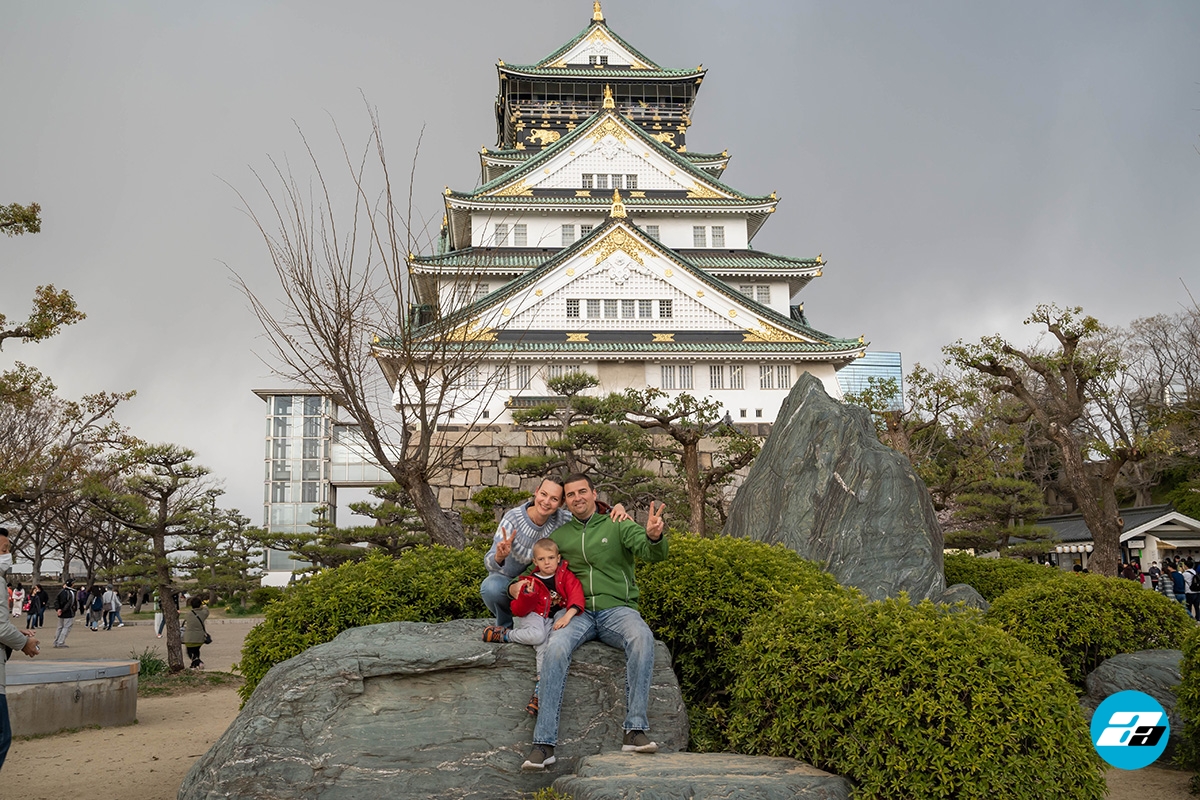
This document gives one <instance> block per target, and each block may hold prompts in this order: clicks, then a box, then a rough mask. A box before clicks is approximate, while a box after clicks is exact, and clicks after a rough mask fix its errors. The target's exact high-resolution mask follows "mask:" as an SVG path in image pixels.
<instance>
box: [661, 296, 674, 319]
mask: <svg viewBox="0 0 1200 800" xmlns="http://www.w3.org/2000/svg"><path fill="white" fill-rule="evenodd" d="M672 305H673V304H672V302H671V301H670V300H659V301H658V316H659V318H661V319H670V318H671V316H672V313H673V309H672Z"/></svg>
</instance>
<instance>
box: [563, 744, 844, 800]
mask: <svg viewBox="0 0 1200 800" xmlns="http://www.w3.org/2000/svg"><path fill="white" fill-rule="evenodd" d="M554 788H555V789H557V790H558V791H560V792H564V793H566V794H568V795H570V796H571V797H572V798H574V800H676V799H677V798H681V797H687V798H689V799H690V800H728V798H733V797H736V798H737V799H738V800H795V799H796V798H800V800H849V798H850V794H851V789H852V787H851V784H850V782H849V781H847V780H846V779H845V778H839V777H838V776H836V775H830V774H829V773H828V772H822V771H821V770H819V769H817V768H815V767H810V766H809V765H807V764H804V763H802V762H800V761H794V760H792V759H790V758H767V757H762V758H755V757H752V756H739V755H733V754H732V753H711V754H706V755H700V754H696V753H675V754H670V755H664V754H662V753H659V754H658V755H656V756H654V757H653V758H630V757H629V756H628V755H625V754H623V753H604V754H602V755H598V756H588V757H587V758H585V759H583V761H581V762H580V763H579V766H578V767H577V772H576V774H575V775H569V776H565V777H562V778H559V779H558V780H556V781H555V782H554Z"/></svg>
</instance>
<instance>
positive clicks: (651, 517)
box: [646, 500, 667, 542]
mask: <svg viewBox="0 0 1200 800" xmlns="http://www.w3.org/2000/svg"><path fill="white" fill-rule="evenodd" d="M666 508H667V504H666V503H659V504H658V510H657V511H656V510H655V509H654V501H653V500H651V501H650V513H649V514H648V515H647V516H646V535H647V536H649V537H650V541H652V542H657V541H658V540H659V539H661V538H662V535H663V511H665V510H666Z"/></svg>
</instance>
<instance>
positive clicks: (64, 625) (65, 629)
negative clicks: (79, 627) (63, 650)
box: [54, 617, 75, 647]
mask: <svg viewBox="0 0 1200 800" xmlns="http://www.w3.org/2000/svg"><path fill="white" fill-rule="evenodd" d="M74 624H75V618H74V617H59V618H58V630H56V631H55V632H54V646H55V647H62V646H63V645H64V644H66V643H67V634H69V633H70V632H71V626H72V625H74Z"/></svg>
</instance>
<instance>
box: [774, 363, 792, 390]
mask: <svg viewBox="0 0 1200 800" xmlns="http://www.w3.org/2000/svg"><path fill="white" fill-rule="evenodd" d="M775 385H776V386H778V387H779V388H780V389H791V388H792V365H791V364H780V365H778V366H777V367H775Z"/></svg>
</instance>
